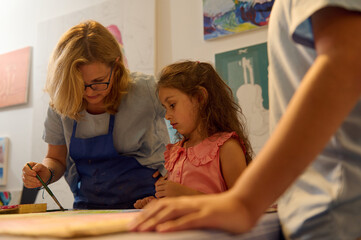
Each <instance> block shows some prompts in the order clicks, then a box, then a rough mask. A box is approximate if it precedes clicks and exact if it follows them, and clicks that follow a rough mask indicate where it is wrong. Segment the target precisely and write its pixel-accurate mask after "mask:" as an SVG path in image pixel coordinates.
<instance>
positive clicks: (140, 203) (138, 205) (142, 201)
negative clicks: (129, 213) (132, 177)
mask: <svg viewBox="0 0 361 240" xmlns="http://www.w3.org/2000/svg"><path fill="white" fill-rule="evenodd" d="M154 199H156V198H155V197H154V196H149V197H145V198H142V199H139V200H137V201H136V202H135V203H134V207H135V208H136V209H142V208H144V207H145V206H146V205H147V204H148V203H150V201H152V200H154Z"/></svg>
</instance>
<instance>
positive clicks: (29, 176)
mask: <svg viewBox="0 0 361 240" xmlns="http://www.w3.org/2000/svg"><path fill="white" fill-rule="evenodd" d="M28 164H30V166H31V167H32V168H33V169H32V170H31V169H30V168H29V166H28ZM36 174H38V175H39V176H40V178H41V179H42V180H43V181H44V182H47V181H48V179H50V176H51V173H50V171H49V169H48V168H47V167H46V166H45V165H43V164H42V163H35V162H27V163H26V164H25V165H24V167H23V182H24V186H25V187H27V188H37V187H41V186H42V184H41V182H40V181H39V179H37V177H36Z"/></svg>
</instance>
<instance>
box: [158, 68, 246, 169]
mask: <svg viewBox="0 0 361 240" xmlns="http://www.w3.org/2000/svg"><path fill="white" fill-rule="evenodd" d="M161 87H168V88H175V89H178V90H180V91H182V92H184V93H185V94H187V95H188V96H191V97H199V96H202V95H204V89H205V90H206V91H207V96H206V97H205V96H203V97H202V98H201V99H205V101H204V102H202V104H201V106H200V109H199V114H200V122H201V128H202V132H203V134H204V135H205V136H206V137H207V136H212V135H213V134H215V133H217V132H233V131H234V132H236V133H237V134H238V136H239V138H240V142H241V144H242V145H243V146H244V148H245V152H246V154H245V157H246V161H247V164H248V163H250V162H251V160H252V156H253V150H252V147H251V144H250V142H249V139H248V134H247V132H246V128H245V123H244V122H245V121H244V115H243V113H242V109H241V108H240V107H239V106H238V104H237V103H236V102H235V100H234V98H233V94H232V90H231V89H230V88H229V87H228V85H227V84H226V83H225V82H224V81H223V80H222V79H221V77H220V76H219V75H218V73H217V72H216V70H215V69H214V68H213V66H212V65H211V64H209V63H206V62H198V61H196V62H194V61H182V62H177V63H174V64H171V65H168V66H166V67H165V68H163V70H162V71H161V73H160V76H159V81H158V83H157V89H158V90H159V88H161ZM202 90H203V91H202Z"/></svg>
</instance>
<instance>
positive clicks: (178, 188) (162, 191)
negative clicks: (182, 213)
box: [155, 178, 202, 198]
mask: <svg viewBox="0 0 361 240" xmlns="http://www.w3.org/2000/svg"><path fill="white" fill-rule="evenodd" d="M155 190H156V193H155V196H156V197H157V198H163V197H178V196H184V195H199V194H202V193H201V192H198V191H196V190H194V189H191V188H188V187H186V186H184V185H182V184H179V183H176V182H172V181H169V180H167V179H166V178H159V180H158V181H157V182H156V183H155Z"/></svg>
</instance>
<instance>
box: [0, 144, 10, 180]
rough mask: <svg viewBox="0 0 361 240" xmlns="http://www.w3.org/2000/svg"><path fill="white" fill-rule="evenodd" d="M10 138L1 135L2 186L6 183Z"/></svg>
mask: <svg viewBox="0 0 361 240" xmlns="http://www.w3.org/2000/svg"><path fill="white" fill-rule="evenodd" d="M8 153H9V139H8V138H7V137H0V186H3V185H6V180H7V163H8Z"/></svg>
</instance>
